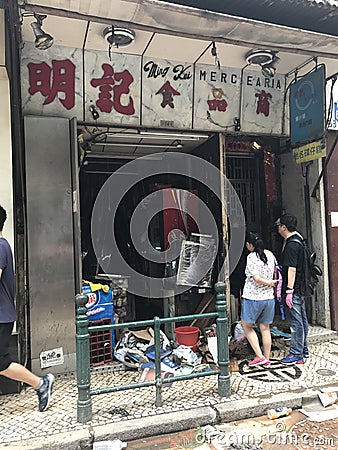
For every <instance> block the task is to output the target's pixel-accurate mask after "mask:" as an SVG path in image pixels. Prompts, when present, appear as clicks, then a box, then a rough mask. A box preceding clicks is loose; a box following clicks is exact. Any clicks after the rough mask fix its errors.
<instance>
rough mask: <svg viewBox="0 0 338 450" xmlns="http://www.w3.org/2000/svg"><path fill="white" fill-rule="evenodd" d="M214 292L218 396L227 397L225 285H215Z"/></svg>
mask: <svg viewBox="0 0 338 450" xmlns="http://www.w3.org/2000/svg"><path fill="white" fill-rule="evenodd" d="M215 291H216V312H217V313H218V316H217V319H216V325H217V326H216V334H217V354H218V366H219V371H220V373H219V376H218V395H219V396H220V397H229V396H230V393H231V387H230V374H229V345H228V317H227V305H226V301H225V283H223V282H218V283H216V284H215Z"/></svg>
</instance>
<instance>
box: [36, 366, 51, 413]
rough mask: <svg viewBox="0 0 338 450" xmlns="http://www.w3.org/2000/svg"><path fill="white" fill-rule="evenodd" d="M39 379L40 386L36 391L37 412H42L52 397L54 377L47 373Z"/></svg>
mask: <svg viewBox="0 0 338 450" xmlns="http://www.w3.org/2000/svg"><path fill="white" fill-rule="evenodd" d="M41 379H42V384H41V386H40V387H39V388H38V389H36V393H37V395H38V398H39V411H44V410H45V409H47V408H48V406H49V403H50V399H51V397H52V393H53V386H54V375H52V374H51V373H48V374H47V375H44V376H43V377H41Z"/></svg>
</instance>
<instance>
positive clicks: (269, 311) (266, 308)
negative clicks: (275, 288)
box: [241, 298, 275, 325]
mask: <svg viewBox="0 0 338 450" xmlns="http://www.w3.org/2000/svg"><path fill="white" fill-rule="evenodd" d="M274 316H275V299H271V300H248V299H247V298H242V302H241V319H243V320H244V322H249V323H262V324H266V325H267V324H270V323H272V322H273V318H274Z"/></svg>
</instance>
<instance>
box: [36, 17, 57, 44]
mask: <svg viewBox="0 0 338 450" xmlns="http://www.w3.org/2000/svg"><path fill="white" fill-rule="evenodd" d="M34 17H35V20H36V22H32V23H31V27H32V28H33V33H34V35H35V47H36V48H37V49H39V50H47V48H49V47H51V46H52V45H53V43H54V38H53V36H51V35H50V34H48V33H45V32H44V31H43V29H42V22H43V21H44V20H45V19H46V17H47V16H46V15H44V14H36V13H34Z"/></svg>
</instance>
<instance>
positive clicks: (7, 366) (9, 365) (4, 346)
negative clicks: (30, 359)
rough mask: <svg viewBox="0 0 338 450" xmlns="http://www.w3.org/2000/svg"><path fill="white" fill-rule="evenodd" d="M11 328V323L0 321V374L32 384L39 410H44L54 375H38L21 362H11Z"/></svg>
mask: <svg viewBox="0 0 338 450" xmlns="http://www.w3.org/2000/svg"><path fill="white" fill-rule="evenodd" d="M12 329H13V323H0V375H3V376H5V377H7V378H10V379H12V380H15V381H20V382H22V383H26V384H28V385H30V386H32V387H33V388H34V389H35V390H36V393H37V395H38V399H39V411H44V410H45V409H47V408H48V406H49V403H50V399H51V396H52V392H53V386H54V376H53V375H52V374H47V375H44V376H43V377H38V376H37V375H35V374H34V373H32V372H31V371H30V370H28V369H26V368H25V367H24V366H22V365H21V364H18V363H15V362H12V360H11V358H10V355H9V352H8V349H9V342H10V338H11V334H12Z"/></svg>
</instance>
